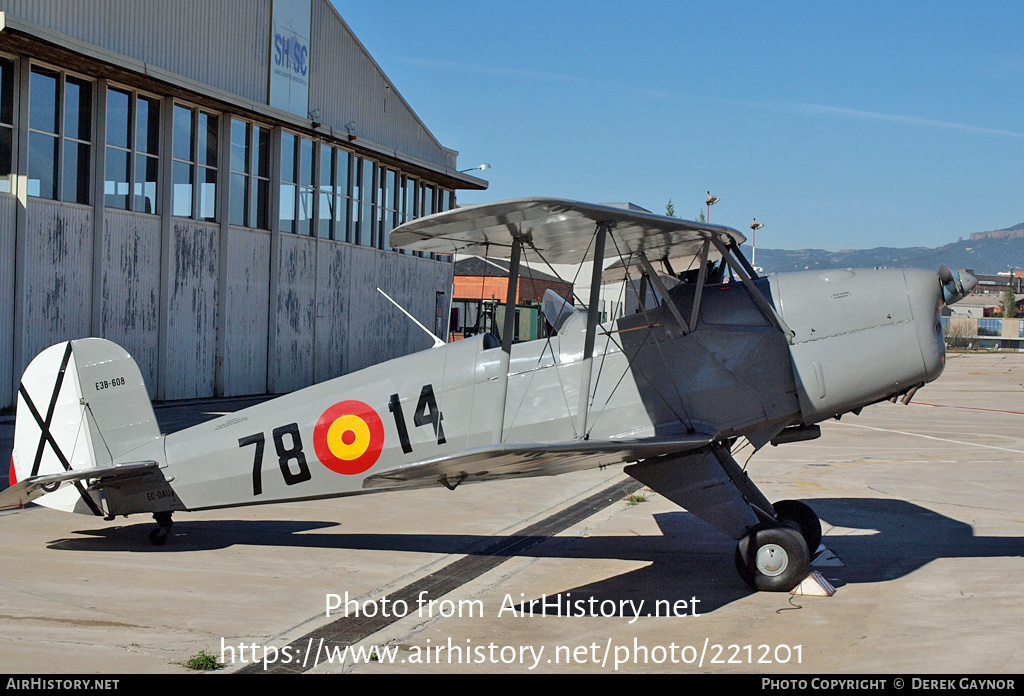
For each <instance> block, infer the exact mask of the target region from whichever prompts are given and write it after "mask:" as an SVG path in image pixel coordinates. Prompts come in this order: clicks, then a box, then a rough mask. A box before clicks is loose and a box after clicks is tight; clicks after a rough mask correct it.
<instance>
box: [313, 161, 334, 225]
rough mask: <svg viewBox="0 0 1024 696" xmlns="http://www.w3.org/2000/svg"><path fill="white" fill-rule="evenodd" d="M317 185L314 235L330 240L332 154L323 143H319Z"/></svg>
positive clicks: (332, 185)
mask: <svg viewBox="0 0 1024 696" xmlns="http://www.w3.org/2000/svg"><path fill="white" fill-rule="evenodd" d="M318 183H319V185H320V188H319V192H318V193H317V218H316V235H317V236H318V237H320V238H321V239H330V238H331V227H332V226H333V223H334V152H333V149H332V148H331V146H330V145H325V144H324V143H320V178H319V180H318Z"/></svg>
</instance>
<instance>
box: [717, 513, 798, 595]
mask: <svg viewBox="0 0 1024 696" xmlns="http://www.w3.org/2000/svg"><path fill="white" fill-rule="evenodd" d="M810 565H811V558H810V553H809V552H808V551H807V542H806V541H804V538H803V537H802V536H801V535H800V533H799V532H797V531H796V530H795V529H793V528H792V527H772V526H759V527H755V528H754V529H753V530H751V532H750V533H749V534H747V535H746V536H745V537H743V538H742V539H740V541H739V543H738V544H737V545H736V570H738V571H739V574H740V577H741V578H743V580H744V582H746V583H747V584H748V585H749V586H750V587H751V588H752V589H754V590H759V591H762V592H789V591H790V590H792V589H793V588H794V587H796V586H797V585H799V584H800V582H801V581H802V580H803V579H804V578H805V577H806V576H807V573H808V570H809V569H810Z"/></svg>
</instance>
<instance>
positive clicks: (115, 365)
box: [11, 338, 160, 515]
mask: <svg viewBox="0 0 1024 696" xmlns="http://www.w3.org/2000/svg"><path fill="white" fill-rule="evenodd" d="M159 438H160V428H159V426H158V425H157V422H156V416H155V415H154V414H153V406H152V404H151V403H150V401H149V394H148V392H147V391H146V386H145V383H144V381H143V379H142V374H141V372H140V371H139V368H138V365H136V364H135V361H134V360H133V359H132V357H131V355H129V354H128V352H127V351H125V350H124V349H123V348H121V347H120V346H118V345H117V344H115V343H112V342H111V341H107V340H104V339H101V338H86V339H80V340H75V341H68V342H65V343H60V344H57V345H54V346H50V347H49V348H47V349H46V350H44V351H43V352H42V353H40V354H39V355H37V356H36V357H35V359H34V360H32V362H31V363H30V364H29V366H28V368H26V370H25V374H24V375H23V376H22V378H21V385H20V386H19V388H18V406H17V415H16V418H15V426H14V453H13V460H12V463H11V470H12V474H13V477H12V480H11V484H12V485H13V484H14V482H15V481H14V479H15V478H16V479H17V480H18V481H23V480H25V479H28V478H29V477H32V476H40V475H46V474H60V473H64V472H68V471H71V470H75V471H79V470H88V469H94V468H100V467H106V466H109V465H111V464H114V463H117V462H119V461H124V460H125V458H126V456H129V457H130V454H131V453H133V452H135V451H136V450H139V449H140V448H144V447H145V446H146V445H151V444H152V443H153V442H154V441H155V440H159ZM149 449H150V454H152V448H149ZM36 502H38V503H39V504H41V505H45V506H47V507H51V508H55V509H58V510H64V511H66V512H80V513H85V514H93V515H103V514H105V512H104V510H103V507H104V504H103V500H102V497H101V495H100V493H99V492H98V491H93V490H89V489H88V488H87V487H86V485H85V483H84V482H82V481H69V482H65V483H63V484H56V485H55V489H54V490H53V491H52V492H48V493H47V494H46V495H43V496H42V497H40V498H38V500H36Z"/></svg>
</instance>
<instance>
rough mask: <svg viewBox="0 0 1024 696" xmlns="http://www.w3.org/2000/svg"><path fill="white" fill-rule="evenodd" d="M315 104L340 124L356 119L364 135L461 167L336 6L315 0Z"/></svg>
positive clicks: (333, 122) (312, 94) (313, 106)
mask: <svg viewBox="0 0 1024 696" xmlns="http://www.w3.org/2000/svg"><path fill="white" fill-rule="evenodd" d="M312 25H313V26H312V34H313V35H312V37H311V43H312V46H311V51H312V55H311V56H310V65H311V66H313V68H312V74H311V75H310V85H309V108H310V110H314V109H317V108H319V109H320V115H321V118H322V119H323V122H324V123H327V124H330V125H332V126H334V127H335V128H341V127H344V125H345V124H347V123H349V122H351V121H354V122H355V124H356V125H355V132H356V134H357V135H358V137H360V138H369V139H370V140H373V141H374V142H377V143H380V144H382V145H386V146H388V147H393V148H396V149H397V150H399V151H400V152H403V153H408V154H410V155H415V156H416V157H420V158H422V159H424V160H426V161H428V162H433V163H435V164H438V165H443V166H447V167H450V168H454V167H455V155H454V153H452V152H451V151H446V150H444V148H442V147H441V145H440V144H439V143H438V142H437V140H435V139H434V136H433V135H431V133H430V131H428V130H427V129H426V127H425V126H424V125H423V123H422V122H420V120H419V119H418V118H417V116H416V114H415V112H413V110H412V109H411V108H410V107H409V105H408V104H407V103H406V102H405V100H404V99H403V98H402V97H401V95H400V94H398V92H397V90H396V89H395V86H394V85H392V84H391V81H390V80H388V78H387V76H386V75H385V74H384V73H383V72H382V71H381V70H380V69H379V68H378V67H377V64H376V63H375V62H374V61H373V59H372V58H371V57H370V55H369V54H368V53H367V52H366V50H365V49H364V48H363V46H362V44H360V43H359V41H358V40H357V39H356V37H355V35H354V34H353V33H352V31H351V30H350V29H349V28H348V26H347V25H346V24H345V23H344V22H343V21H341V20H340V19H339V17H338V15H337V13H336V12H335V11H334V8H332V7H331V6H329V5H328V4H327V3H325V2H320V1H319V0H314V2H313V19H312Z"/></svg>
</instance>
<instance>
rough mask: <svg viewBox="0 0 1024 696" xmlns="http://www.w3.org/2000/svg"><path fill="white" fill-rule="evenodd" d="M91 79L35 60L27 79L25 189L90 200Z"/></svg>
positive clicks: (42, 194)
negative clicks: (27, 113)
mask: <svg viewBox="0 0 1024 696" xmlns="http://www.w3.org/2000/svg"><path fill="white" fill-rule="evenodd" d="M91 147H92V83H91V82H88V81H86V80H83V79H81V78H78V77H74V76H72V75H68V74H66V73H64V72H60V71H56V70H49V69H47V68H43V67H39V66H35V67H33V68H32V71H31V77H30V81H29V134H28V150H29V152H28V195H30V196H38V197H39V198H50V199H53V200H62V201H68V202H70V203H88V202H89V164H90V154H91Z"/></svg>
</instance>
